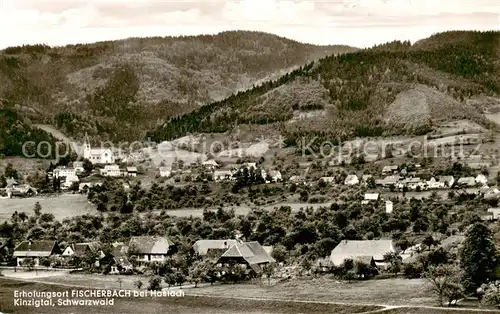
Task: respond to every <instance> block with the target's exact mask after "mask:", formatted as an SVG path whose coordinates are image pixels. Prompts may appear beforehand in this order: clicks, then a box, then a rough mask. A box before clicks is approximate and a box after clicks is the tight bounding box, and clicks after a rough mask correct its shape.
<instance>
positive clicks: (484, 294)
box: [479, 281, 500, 307]
mask: <svg viewBox="0 0 500 314" xmlns="http://www.w3.org/2000/svg"><path fill="white" fill-rule="evenodd" d="M479 293H480V296H481V303H482V304H484V305H486V306H496V307H498V306H500V281H495V282H492V283H490V284H483V285H482V286H481V288H479Z"/></svg>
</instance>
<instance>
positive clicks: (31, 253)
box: [14, 240, 61, 266]
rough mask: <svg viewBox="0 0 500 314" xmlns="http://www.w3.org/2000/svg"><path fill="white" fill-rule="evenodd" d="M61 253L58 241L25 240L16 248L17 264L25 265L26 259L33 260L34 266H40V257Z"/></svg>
mask: <svg viewBox="0 0 500 314" xmlns="http://www.w3.org/2000/svg"><path fill="white" fill-rule="evenodd" d="M59 254H61V249H60V248H59V245H58V244H57V241H47V240H38V241H23V242H21V243H20V244H19V245H18V246H16V247H15V248H14V257H15V258H16V259H17V266H23V262H24V261H26V260H30V259H31V260H33V262H34V266H40V258H44V257H50V256H53V255H59Z"/></svg>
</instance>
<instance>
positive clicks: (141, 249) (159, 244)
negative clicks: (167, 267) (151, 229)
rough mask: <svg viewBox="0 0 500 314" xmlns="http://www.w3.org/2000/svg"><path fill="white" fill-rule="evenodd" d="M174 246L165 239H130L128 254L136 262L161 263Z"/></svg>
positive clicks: (151, 237) (146, 237)
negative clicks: (134, 258)
mask: <svg viewBox="0 0 500 314" xmlns="http://www.w3.org/2000/svg"><path fill="white" fill-rule="evenodd" d="M174 246H175V245H174V243H173V242H172V241H170V239H168V238H167V237H156V236H139V237H132V238H130V242H129V253H130V255H132V256H136V258H137V261H138V262H147V263H148V262H162V261H164V260H165V259H166V258H167V256H168V255H169V254H170V253H171V252H172V248H173V247H174Z"/></svg>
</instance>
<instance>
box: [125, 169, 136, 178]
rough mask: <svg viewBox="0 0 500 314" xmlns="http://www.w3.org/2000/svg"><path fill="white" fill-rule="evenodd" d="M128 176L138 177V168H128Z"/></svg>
mask: <svg viewBox="0 0 500 314" xmlns="http://www.w3.org/2000/svg"><path fill="white" fill-rule="evenodd" d="M127 176H129V177H137V167H127Z"/></svg>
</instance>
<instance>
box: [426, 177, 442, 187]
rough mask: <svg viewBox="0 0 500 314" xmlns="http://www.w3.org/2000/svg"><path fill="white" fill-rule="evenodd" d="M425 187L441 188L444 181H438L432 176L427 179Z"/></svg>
mask: <svg viewBox="0 0 500 314" xmlns="http://www.w3.org/2000/svg"><path fill="white" fill-rule="evenodd" d="M427 187H428V188H429V189H443V188H445V187H446V183H445V182H443V181H438V180H436V178H434V177H432V178H431V179H430V180H429V181H427Z"/></svg>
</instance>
